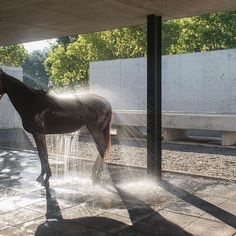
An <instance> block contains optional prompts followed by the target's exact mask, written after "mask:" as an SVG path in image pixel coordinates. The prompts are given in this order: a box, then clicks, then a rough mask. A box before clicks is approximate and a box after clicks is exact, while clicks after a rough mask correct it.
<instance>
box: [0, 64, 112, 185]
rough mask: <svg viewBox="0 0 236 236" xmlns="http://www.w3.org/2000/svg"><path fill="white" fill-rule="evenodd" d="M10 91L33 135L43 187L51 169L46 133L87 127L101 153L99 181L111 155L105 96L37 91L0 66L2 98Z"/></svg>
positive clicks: (95, 171) (95, 169)
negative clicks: (59, 94)
mask: <svg viewBox="0 0 236 236" xmlns="http://www.w3.org/2000/svg"><path fill="white" fill-rule="evenodd" d="M4 94H7V95H8V97H9V99H10V101H11V103H12V104H13V106H14V107H15V109H16V110H17V112H18V113H19V115H20V117H21V120H22V125H23V128H24V129H25V130H26V131H27V132H29V133H31V134H32V135H33V137H34V140H35V143H36V147H37V150H38V155H39V158H40V162H41V173H40V175H39V176H38V178H37V179H36V181H37V182H39V183H41V184H42V185H43V186H48V185H49V178H50V176H51V169H50V166H49V162H48V152H47V145H46V139H45V135H46V134H62V133H71V132H74V131H77V130H79V129H80V128H81V127H82V126H84V125H85V126H86V127H87V129H88V131H89V133H90V134H91V136H92V137H93V139H94V141H95V144H96V147H97V150H98V152H99V154H100V156H99V155H98V157H97V159H96V161H95V163H94V166H93V173H92V178H93V180H94V181H98V180H99V176H100V173H101V172H102V169H103V161H104V159H105V157H108V156H109V150H110V144H111V141H110V140H111V139H110V127H111V118H112V108H111V105H110V103H109V102H108V101H107V100H106V99H105V98H103V97H100V96H98V95H94V94H80V95H73V96H69V97H63V96H54V95H50V94H49V93H48V92H45V91H43V90H35V89H32V88H30V87H28V86H26V85H25V84H24V83H23V82H21V81H19V80H18V79H16V78H14V77H12V76H10V75H8V74H6V73H5V72H4V71H3V70H2V69H1V68H0V99H1V97H2V96H3V95H4Z"/></svg>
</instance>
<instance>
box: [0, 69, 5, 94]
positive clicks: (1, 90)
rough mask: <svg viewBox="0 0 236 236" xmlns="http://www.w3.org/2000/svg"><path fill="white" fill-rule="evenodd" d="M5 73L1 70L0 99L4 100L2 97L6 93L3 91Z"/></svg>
mask: <svg viewBox="0 0 236 236" xmlns="http://www.w3.org/2000/svg"><path fill="white" fill-rule="evenodd" d="M4 74H5V73H4V72H3V70H2V68H0V99H1V98H2V96H3V95H4V93H5V91H4V89H3V76H4Z"/></svg>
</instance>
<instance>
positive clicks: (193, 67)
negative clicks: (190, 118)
mask: <svg viewBox="0 0 236 236" xmlns="http://www.w3.org/2000/svg"><path fill="white" fill-rule="evenodd" d="M162 73H163V92H162V107H163V111H181V112H207V113H212V112H217V113H236V49H233V50H220V51H212V52H205V53H194V54H180V55H168V56H163V64H162ZM146 77H147V74H146V58H135V59H124V60H111V61H101V62H92V63H90V88H91V90H92V91H95V92H96V93H99V94H101V95H103V96H105V97H107V98H108V99H109V100H110V101H111V103H112V105H113V107H114V109H121V110H123V109H132V110H145V109H146V96H147V93H146V87H147V85H146Z"/></svg>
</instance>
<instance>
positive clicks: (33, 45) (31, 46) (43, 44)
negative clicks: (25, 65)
mask: <svg viewBox="0 0 236 236" xmlns="http://www.w3.org/2000/svg"><path fill="white" fill-rule="evenodd" d="M53 42H55V39H48V40H40V41H35V42H30V43H23V45H24V47H25V49H26V50H27V51H28V52H29V53H30V52H32V51H34V50H43V49H44V48H47V47H49V46H50V44H51V43H53Z"/></svg>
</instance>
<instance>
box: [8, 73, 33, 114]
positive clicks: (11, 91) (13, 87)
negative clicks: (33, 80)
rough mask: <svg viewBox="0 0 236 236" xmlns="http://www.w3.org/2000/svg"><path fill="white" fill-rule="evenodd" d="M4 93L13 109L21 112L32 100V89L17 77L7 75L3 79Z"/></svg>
mask: <svg viewBox="0 0 236 236" xmlns="http://www.w3.org/2000/svg"><path fill="white" fill-rule="evenodd" d="M4 84H5V90H6V93H7V95H8V97H9V99H10V100H11V103H12V104H13V106H14V107H15V109H16V110H17V111H18V112H19V113H20V114H21V113H22V112H23V111H24V110H25V109H27V105H28V104H29V102H31V101H32V99H31V97H32V90H31V89H30V88H29V87H27V86H26V85H25V84H24V83H22V82H21V81H19V80H18V79H16V78H14V77H11V76H7V77H6V78H5V81H4Z"/></svg>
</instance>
